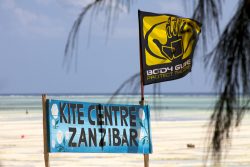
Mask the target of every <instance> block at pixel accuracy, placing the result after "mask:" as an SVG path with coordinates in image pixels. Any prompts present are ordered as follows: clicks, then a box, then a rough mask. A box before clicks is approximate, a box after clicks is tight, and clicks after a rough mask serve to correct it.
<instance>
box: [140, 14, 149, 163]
mask: <svg viewBox="0 0 250 167" xmlns="http://www.w3.org/2000/svg"><path fill="white" fill-rule="evenodd" d="M139 13H140V10H138V22H139V30H140V29H141V25H140V14H139ZM139 56H140V78H141V101H140V105H142V106H144V84H143V64H142V63H143V62H142V46H141V33H140V31H139ZM143 157H144V167H149V154H143Z"/></svg>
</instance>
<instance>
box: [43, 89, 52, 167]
mask: <svg viewBox="0 0 250 167" xmlns="http://www.w3.org/2000/svg"><path fill="white" fill-rule="evenodd" d="M46 98H47V97H46V94H43V95H42V105H43V146H44V147H43V148H44V152H43V154H44V163H45V167H50V164H49V152H48V139H47V112H46V108H47V107H46Z"/></svg>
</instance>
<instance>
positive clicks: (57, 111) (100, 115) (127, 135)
mask: <svg viewBox="0 0 250 167" xmlns="http://www.w3.org/2000/svg"><path fill="white" fill-rule="evenodd" d="M46 108H47V127H48V128H47V134H48V148H49V149H48V150H49V152H51V153H55V152H80V153H83V152H86V153H141V154H149V153H152V142H151V131H150V112H149V107H148V106H140V105H122V104H119V105H118V104H98V103H86V102H73V101H61V100H47V107H46Z"/></svg>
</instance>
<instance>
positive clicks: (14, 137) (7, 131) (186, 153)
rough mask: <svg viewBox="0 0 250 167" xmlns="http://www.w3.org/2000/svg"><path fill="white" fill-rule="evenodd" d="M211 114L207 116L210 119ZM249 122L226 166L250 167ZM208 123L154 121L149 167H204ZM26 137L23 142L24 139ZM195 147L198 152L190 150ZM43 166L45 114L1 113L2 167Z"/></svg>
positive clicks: (56, 160)
mask: <svg viewBox="0 0 250 167" xmlns="http://www.w3.org/2000/svg"><path fill="white" fill-rule="evenodd" d="M208 116H209V114H207V115H206V117H208ZM249 120H250V118H249V115H247V116H246V117H245V119H244V120H243V123H242V126H241V127H240V129H239V130H236V131H235V132H234V138H233V141H232V147H231V149H230V152H229V153H228V156H227V158H226V160H224V161H223V162H224V163H223V164H224V165H223V166H228V167H229V166H230V167H234V166H235V167H243V166H244V167H249V166H250V121H249ZM206 124H207V121H164V122H163V121H160V122H156V121H152V123H151V126H152V140H153V151H154V152H153V154H151V155H150V167H151V166H152V167H156V166H157V167H163V166H164V167H177V166H178V167H196V166H202V158H203V155H204V154H205V153H204V146H206V145H205V143H204V141H205V137H206V136H207V135H206V130H207V128H206ZM22 135H24V138H21V136H22ZM188 143H192V144H194V145H195V148H193V149H190V148H187V144H188ZM50 165H51V167H59V166H60V167H62V166H70V167H71V166H72V167H74V166H83V167H99V166H103V167H118V166H122V167H124V166H128V167H136V166H138V167H139V166H140V167H142V166H143V155H138V154H79V153H75V154H68V153H67V154H66V153H60V154H50ZM14 166H17V167H33V166H34V167H37V166H44V161H43V136H42V114H41V113H37V112H36V113H34V112H33V113H29V114H28V115H26V114H25V113H24V112H22V113H21V112H15V113H13V112H1V113H0V167H14Z"/></svg>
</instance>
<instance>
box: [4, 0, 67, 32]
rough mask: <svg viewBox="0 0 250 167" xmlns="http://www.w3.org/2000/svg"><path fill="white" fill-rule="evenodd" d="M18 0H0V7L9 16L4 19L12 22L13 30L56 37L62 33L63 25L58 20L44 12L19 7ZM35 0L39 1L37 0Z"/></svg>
mask: <svg viewBox="0 0 250 167" xmlns="http://www.w3.org/2000/svg"><path fill="white" fill-rule="evenodd" d="M18 2H20V1H15V0H2V1H1V3H0V7H1V8H2V9H4V11H5V12H6V13H7V15H8V17H9V18H8V19H6V20H5V21H8V22H11V23H9V24H12V26H11V27H15V28H14V31H16V32H18V33H21V34H22V35H23V34H29V35H32V34H33V35H39V36H45V37H58V36H60V35H61V34H62V33H64V31H65V30H64V28H63V26H60V24H56V23H58V22H59V21H58V20H56V19H54V18H53V19H52V18H51V17H49V16H47V15H46V14H44V13H38V12H37V11H32V9H26V8H24V7H21V5H19V4H18ZM36 2H37V3H39V0H37V1H36ZM43 3H45V2H43ZM34 5H35V4H34ZM16 27H18V28H16Z"/></svg>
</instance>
